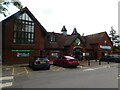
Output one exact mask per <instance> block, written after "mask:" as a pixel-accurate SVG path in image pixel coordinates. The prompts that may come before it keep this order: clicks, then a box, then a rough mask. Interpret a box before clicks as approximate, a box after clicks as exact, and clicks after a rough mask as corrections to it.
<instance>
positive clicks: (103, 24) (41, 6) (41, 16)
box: [12, 0, 119, 35]
mask: <svg viewBox="0 0 120 90" xmlns="http://www.w3.org/2000/svg"><path fill="white" fill-rule="evenodd" d="M20 1H21V2H22V4H23V6H24V7H25V6H26V7H28V9H29V10H30V11H31V12H32V13H33V15H34V16H35V17H36V18H37V19H38V21H39V22H40V23H41V24H42V25H43V26H44V28H45V29H46V30H47V31H48V32H52V31H54V32H57V33H61V29H62V27H63V25H65V26H66V29H67V31H68V34H71V33H72V31H73V29H74V27H76V29H77V31H78V32H79V33H80V34H81V35H82V34H83V33H84V34H85V35H88V34H94V33H99V32H103V31H107V32H108V33H109V31H110V30H111V26H113V28H114V29H115V30H117V31H118V1H119V0H20ZM12 11H13V12H12V13H14V12H15V10H14V9H12Z"/></svg>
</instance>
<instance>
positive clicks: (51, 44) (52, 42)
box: [45, 26, 85, 60]
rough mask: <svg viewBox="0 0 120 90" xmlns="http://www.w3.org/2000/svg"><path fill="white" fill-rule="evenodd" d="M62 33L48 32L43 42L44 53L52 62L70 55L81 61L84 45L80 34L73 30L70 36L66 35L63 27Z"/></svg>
mask: <svg viewBox="0 0 120 90" xmlns="http://www.w3.org/2000/svg"><path fill="white" fill-rule="evenodd" d="M61 32H62V33H54V32H48V34H47V36H46V40H45V51H46V53H47V55H48V56H49V57H50V58H51V60H54V59H53V58H56V57H58V56H61V55H70V56H74V57H76V58H78V59H79V60H82V59H83V58H84V57H83V53H85V50H84V48H85V43H84V41H83V40H82V37H81V36H80V34H78V33H77V32H76V29H74V30H73V33H72V34H71V35H68V34H67V29H66V28H65V26H63V28H62V30H61Z"/></svg>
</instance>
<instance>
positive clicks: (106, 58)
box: [100, 55, 120, 62]
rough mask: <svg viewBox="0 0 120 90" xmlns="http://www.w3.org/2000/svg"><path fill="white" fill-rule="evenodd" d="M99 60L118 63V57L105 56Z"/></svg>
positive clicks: (119, 57) (119, 59)
mask: <svg viewBox="0 0 120 90" xmlns="http://www.w3.org/2000/svg"><path fill="white" fill-rule="evenodd" d="M100 60H101V61H106V62H120V55H106V56H103V57H102V58H100Z"/></svg>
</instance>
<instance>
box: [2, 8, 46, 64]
mask: <svg viewBox="0 0 120 90" xmlns="http://www.w3.org/2000/svg"><path fill="white" fill-rule="evenodd" d="M46 34H47V31H46V30H45V29H44V27H43V26H42V25H41V24H40V23H39V21H38V20H37V19H36V18H35V17H34V16H33V14H32V13H31V12H30V11H29V10H28V8H24V9H22V10H20V11H19V12H17V13H15V14H13V15H12V16H10V17H8V18H7V19H5V20H3V21H2V62H3V63H7V64H12V63H25V62H28V61H29V59H30V58H31V57H32V56H39V55H40V52H41V51H42V50H43V49H44V42H45V41H44V37H45V35H46Z"/></svg>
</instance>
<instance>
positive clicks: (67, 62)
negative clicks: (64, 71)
mask: <svg viewBox="0 0 120 90" xmlns="http://www.w3.org/2000/svg"><path fill="white" fill-rule="evenodd" d="M79 64H80V62H79V60H78V59H75V58H74V57H71V56H62V57H59V58H58V59H56V60H54V61H53V65H58V66H63V67H77V66H78V65H79Z"/></svg>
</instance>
